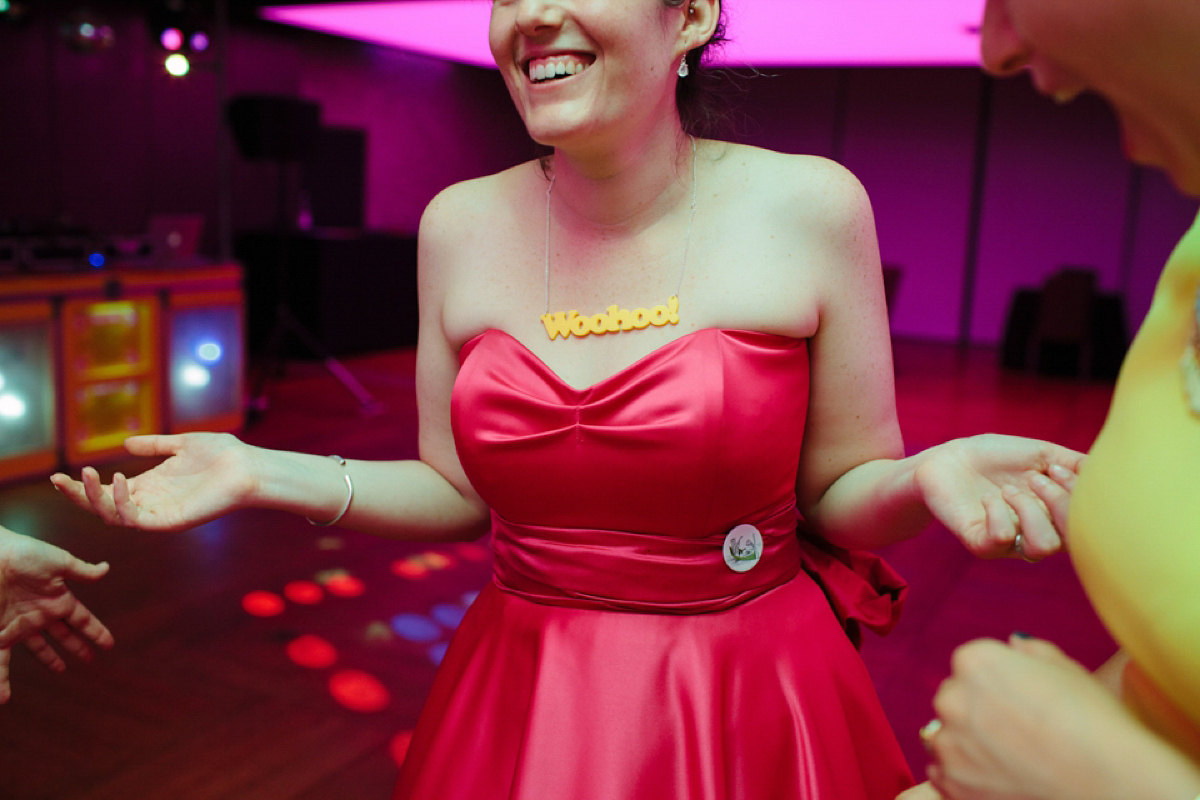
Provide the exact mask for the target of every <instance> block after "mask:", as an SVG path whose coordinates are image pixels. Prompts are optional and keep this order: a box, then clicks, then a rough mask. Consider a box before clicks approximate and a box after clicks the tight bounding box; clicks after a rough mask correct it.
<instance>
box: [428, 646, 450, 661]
mask: <svg viewBox="0 0 1200 800" xmlns="http://www.w3.org/2000/svg"><path fill="white" fill-rule="evenodd" d="M447 647H449V645H448V644H447V643H446V642H438V643H437V644H435V645H434V646H433V647H431V648H429V660H430V661H432V662H433V663H434V665H435V666H436V665H439V664H441V663H442V659H443V658H445V657H446V648H447Z"/></svg>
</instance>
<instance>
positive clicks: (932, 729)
mask: <svg viewBox="0 0 1200 800" xmlns="http://www.w3.org/2000/svg"><path fill="white" fill-rule="evenodd" d="M941 729H942V721H941V720H940V719H938V718H937V717H934V718H933V719H931V720H929V722H926V723H925V724H924V725H922V726H921V730H919V731H917V735H918V736H920V737H921V744H922V745H924V746H925V752H926V753H932V752H933V737H934V736H936V735H937V732H938V731H940V730H941Z"/></svg>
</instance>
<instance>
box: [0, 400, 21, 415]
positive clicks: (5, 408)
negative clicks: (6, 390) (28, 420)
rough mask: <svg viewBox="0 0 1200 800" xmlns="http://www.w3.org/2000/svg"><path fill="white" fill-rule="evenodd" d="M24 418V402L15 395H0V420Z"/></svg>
mask: <svg viewBox="0 0 1200 800" xmlns="http://www.w3.org/2000/svg"><path fill="white" fill-rule="evenodd" d="M23 416H25V401H24V400H22V399H21V398H19V397H17V396H16V395H15V394H0V419H20V418H21V417H23Z"/></svg>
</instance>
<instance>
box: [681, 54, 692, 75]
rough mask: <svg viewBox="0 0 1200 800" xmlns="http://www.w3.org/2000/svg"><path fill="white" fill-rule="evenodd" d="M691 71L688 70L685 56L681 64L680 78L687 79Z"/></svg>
mask: <svg viewBox="0 0 1200 800" xmlns="http://www.w3.org/2000/svg"><path fill="white" fill-rule="evenodd" d="M690 72H691V70H689V69H688V63H687V56H686V55H685V56H684V57H683V58H682V59H681V60H680V62H679V77H681V78H686V77H687V76H688V74H689V73H690Z"/></svg>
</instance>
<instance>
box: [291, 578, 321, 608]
mask: <svg viewBox="0 0 1200 800" xmlns="http://www.w3.org/2000/svg"><path fill="white" fill-rule="evenodd" d="M283 595H284V597H286V598H287V599H288V600H291V601H292V602H293V603H299V604H300V605H303V606H311V605H312V604H313V603H319V602H321V598H322V597H324V596H325V593H324V592H322V591H321V587H320V586H317V585H316V584H315V583H313V582H312V581H292V582H291V583H289V584H288V585H287V586H285V587H283Z"/></svg>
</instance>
